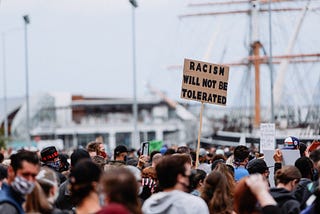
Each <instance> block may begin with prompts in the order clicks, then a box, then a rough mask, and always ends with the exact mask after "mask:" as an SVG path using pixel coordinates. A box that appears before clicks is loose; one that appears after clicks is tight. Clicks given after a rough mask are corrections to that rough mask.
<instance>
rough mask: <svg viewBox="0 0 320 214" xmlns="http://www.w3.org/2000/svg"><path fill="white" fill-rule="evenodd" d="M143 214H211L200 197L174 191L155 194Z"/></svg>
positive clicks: (144, 208)
mask: <svg viewBox="0 0 320 214" xmlns="http://www.w3.org/2000/svg"><path fill="white" fill-rule="evenodd" d="M142 212H143V213H144V214H156V213H157V214H160V213H163V214H164V213H169V214H177V213H184V214H198V213H201V214H209V209H208V206H207V204H206V203H205V202H204V200H202V199H201V198H200V197H197V196H194V195H191V194H189V193H185V192H182V191H180V190H173V191H170V192H159V193H156V194H153V195H152V196H151V197H150V198H148V199H147V200H146V201H145V202H144V204H143V206H142Z"/></svg>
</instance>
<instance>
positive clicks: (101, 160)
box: [91, 155, 106, 171]
mask: <svg viewBox="0 0 320 214" xmlns="http://www.w3.org/2000/svg"><path fill="white" fill-rule="evenodd" d="M91 159H92V161H93V163H95V164H97V166H99V168H100V169H101V170H102V171H103V170H104V166H105V165H106V160H105V159H104V158H103V157H102V156H100V155H96V156H93V157H91Z"/></svg>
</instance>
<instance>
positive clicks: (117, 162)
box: [106, 145, 128, 168]
mask: <svg viewBox="0 0 320 214" xmlns="http://www.w3.org/2000/svg"><path fill="white" fill-rule="evenodd" d="M127 156H128V149H127V147H126V146H124V145H118V146H117V147H116V148H115V149H114V151H113V159H114V160H113V161H112V160H109V161H108V162H107V166H106V167H107V168H109V167H110V166H111V167H114V166H115V167H118V166H124V165H126V161H127Z"/></svg>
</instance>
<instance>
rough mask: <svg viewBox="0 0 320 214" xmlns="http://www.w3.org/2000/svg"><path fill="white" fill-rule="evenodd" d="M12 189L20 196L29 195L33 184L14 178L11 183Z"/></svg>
mask: <svg viewBox="0 0 320 214" xmlns="http://www.w3.org/2000/svg"><path fill="white" fill-rule="evenodd" d="M11 186H12V188H13V189H14V190H15V191H17V192H18V193H20V194H21V195H27V194H30V193H31V192H32V190H33V188H34V182H31V181H28V180H27V179H25V178H24V177H21V176H16V177H15V178H14V181H13V182H12V183H11Z"/></svg>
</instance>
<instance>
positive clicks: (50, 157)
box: [40, 146, 67, 185]
mask: <svg viewBox="0 0 320 214" xmlns="http://www.w3.org/2000/svg"><path fill="white" fill-rule="evenodd" d="M40 154H41V161H42V163H43V164H42V166H47V167H49V168H50V169H52V170H54V171H55V173H56V175H57V177H58V179H59V182H58V185H60V184H61V183H63V182H64V181H65V180H66V179H67V178H66V176H64V175H63V174H61V173H60V166H61V163H60V158H59V153H58V151H57V149H56V147H54V146H49V147H46V148H44V149H42V150H41V152H40Z"/></svg>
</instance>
